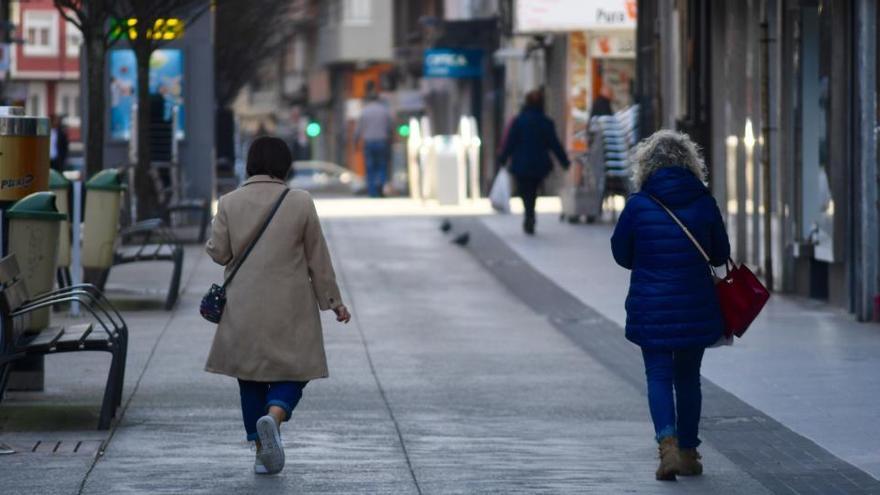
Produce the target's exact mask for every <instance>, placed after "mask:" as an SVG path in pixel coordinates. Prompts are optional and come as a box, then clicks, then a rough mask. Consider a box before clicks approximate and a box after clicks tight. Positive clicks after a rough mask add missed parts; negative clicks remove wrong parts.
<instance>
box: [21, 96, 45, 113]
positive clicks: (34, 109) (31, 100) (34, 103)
mask: <svg viewBox="0 0 880 495" xmlns="http://www.w3.org/2000/svg"><path fill="white" fill-rule="evenodd" d="M41 103H42V101H41V100H40V95H38V94H32V95H30V96H28V99H27V105H26V108H25V112H26V113H27V114H28V115H43V106H42V105H41Z"/></svg>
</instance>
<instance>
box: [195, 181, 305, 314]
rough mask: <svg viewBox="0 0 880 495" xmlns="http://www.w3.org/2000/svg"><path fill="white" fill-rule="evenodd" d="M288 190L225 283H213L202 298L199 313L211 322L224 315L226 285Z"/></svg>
mask: <svg viewBox="0 0 880 495" xmlns="http://www.w3.org/2000/svg"><path fill="white" fill-rule="evenodd" d="M288 192H290V189H288V188H284V192H283V193H281V197H280V198H278V201H277V202H275V206H274V207H273V208H272V211H271V212H270V213H269V218H267V219H266V221H265V222H264V223H263V226H262V227H260V231H259V232H257V236H256V237H254V240H253V241H251V243H250V245H248V247H247V249H245V251H244V253H243V254H242V255H241V259H240V260H239V261H238V263H237V264H236V265H235V268H233V269H232V273H230V274H229V276H228V277H226V280H224V281H223V285H222V286H221V285H217V284H211V288H210V289H208V293H207V294H205V297H203V298H202V304H201V305H200V306H199V313H201V315H202V318H204V319H206V320H208V321H210V322H211V323H220V318H221V317H222V316H223V308H225V307H226V286H227V285H229V283H230V282H232V279H233V278H235V274H236V273H238V269H239V268H241V264H242V263H244V260H246V259H247V257H248V255H249V254H251V251H252V250H253V249H254V246H255V245H256V244H257V241H259V240H260V237H262V236H263V232H265V231H266V227H268V226H269V224H270V223H271V222H272V218H274V217H275V213H277V212H278V208H279V207H280V206H281V203H282V202H283V201H284V197H285V196H287V193H288Z"/></svg>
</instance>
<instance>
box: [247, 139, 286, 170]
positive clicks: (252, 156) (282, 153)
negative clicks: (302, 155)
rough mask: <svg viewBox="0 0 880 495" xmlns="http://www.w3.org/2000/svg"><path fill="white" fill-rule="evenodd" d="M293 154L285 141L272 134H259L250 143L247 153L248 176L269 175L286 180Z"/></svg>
mask: <svg viewBox="0 0 880 495" xmlns="http://www.w3.org/2000/svg"><path fill="white" fill-rule="evenodd" d="M291 165H293V156H292V155H291V154H290V149H289V148H288V147H287V143H285V142H284V141H282V140H281V139H279V138H277V137H274V136H260V137H258V138H257V139H254V141H253V142H252V143H251V147H250V149H248V155H247V174H248V177H253V176H254V175H270V176H272V177H275V178H276V179H281V180H287V176H288V174H289V173H290V167H291Z"/></svg>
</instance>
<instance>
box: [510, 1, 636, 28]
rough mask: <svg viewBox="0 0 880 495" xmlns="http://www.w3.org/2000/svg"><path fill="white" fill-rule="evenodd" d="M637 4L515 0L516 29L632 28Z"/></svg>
mask: <svg viewBox="0 0 880 495" xmlns="http://www.w3.org/2000/svg"><path fill="white" fill-rule="evenodd" d="M636 5H637V1H636V0H516V10H515V12H514V15H515V16H516V18H515V23H516V31H517V32H518V33H536V32H538V33H541V32H554V31H555V32H567V31H590V30H595V29H635V27H636V14H637V8H636Z"/></svg>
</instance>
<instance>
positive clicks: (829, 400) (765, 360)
mask: <svg viewBox="0 0 880 495" xmlns="http://www.w3.org/2000/svg"><path fill="white" fill-rule="evenodd" d="M545 205H546V206H545V211H550V213H545V214H544V215H542V216H541V217H540V219H539V225H538V235H537V236H536V237H534V238H528V237H526V236H524V235H522V230H521V228H520V224H519V222H520V219H519V218H518V216H514V215H510V216H503V215H492V216H485V217H481V218H482V221H483V222H484V223H485V225H487V226H488V227H489V228H490V229H491V230H492V231H493V232H494V233H496V234H497V235H499V236H500V237H501V238H502V239H503V240H504V242H505V243H506V244H507V245H509V246H511V247H512V248H513V250H514V251H515V252H516V253H517V254H519V255H520V256H522V257H523V258H524V259H526V260H527V261H528V263H529V264H531V265H532V266H534V267H535V268H536V269H537V270H538V271H540V272H541V273H543V274H545V275H546V276H548V277H550V278H551V279H552V280H554V281H555V282H556V283H557V284H559V285H560V286H561V287H562V288H564V289H565V290H566V291H568V292H569V293H571V294H573V295H574V296H576V297H577V298H578V299H580V300H581V301H582V302H583V303H584V304H587V305H588V306H590V307H591V308H593V309H595V310H596V311H598V312H599V313H601V314H602V315H603V316H605V317H607V318H609V319H611V320H612V321H614V322H616V323H617V324H618V325H619V326H621V327H622V326H623V325H624V324H625V322H626V312H625V310H624V307H623V302H624V299H625V297H626V291H627V288H628V286H629V272H628V271H627V270H624V269H623V268H620V267H619V266H617V264H616V263H614V260H613V258H612V256H611V249H610V238H611V233H612V231H613V226H611V225H607V224H602V225H569V224H567V223H560V222H558V217H557V216H556V214H555V213H552V211H553V210H554V209H555V205H553V204H552V202H550V201H547V202H546V203H545ZM703 374H704V375H705V376H706V377H708V378H710V379H711V380H712V381H714V382H715V383H716V384H718V385H719V386H721V387H723V388H724V389H726V390H728V391H730V392H732V393H733V394H735V395H736V396H737V397H739V398H741V399H742V400H744V401H746V402H747V403H749V404H750V405H752V406H754V407H756V408H758V409H760V410H761V411H763V412H765V413H767V414H769V415H770V416H772V417H773V418H774V419H776V420H778V421H780V422H781V423H782V424H784V425H785V426H787V427H789V428H791V429H792V430H794V431H796V432H797V433H800V434H801V435H804V436H806V437H807V438H809V439H811V440H813V441H815V442H817V443H818V444H819V445H821V446H822V447H824V448H826V449H828V450H829V451H831V452H832V453H833V454H835V455H837V456H839V457H841V458H842V459H844V460H846V461H847V462H850V463H852V464H854V465H855V466H858V467H859V468H861V469H863V470H865V471H867V472H869V473H871V474H872V475H873V476H874V477H875V478H878V479H880V449H878V448H877V446H878V445H880V428H878V427H877V411H880V325H877V324H869V323H868V324H866V323H858V322H855V321H854V320H853V319H852V318H851V317H850V316H849V315H846V314H845V313H843V312H842V311H839V310H836V309H834V308H830V307H828V306H827V305H824V304H821V303H818V302H815V301H807V300H802V299H797V298H789V297H784V296H780V295H774V296H773V297H772V298H771V301H770V303H769V304H768V306H767V308H766V309H765V311H764V312H763V314H762V315H761V316H760V317H759V318H758V320H757V321H756V322H755V323H754V325H753V326H752V328H751V329H749V332H748V334H747V335H746V337H745V338H744V339H742V340H737V342H736V345H735V346H734V347H733V348H723V349H717V350H710V351H709V353H708V354H707V356H706V359H705V361H704V365H703Z"/></svg>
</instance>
